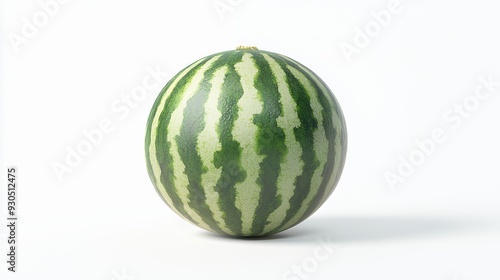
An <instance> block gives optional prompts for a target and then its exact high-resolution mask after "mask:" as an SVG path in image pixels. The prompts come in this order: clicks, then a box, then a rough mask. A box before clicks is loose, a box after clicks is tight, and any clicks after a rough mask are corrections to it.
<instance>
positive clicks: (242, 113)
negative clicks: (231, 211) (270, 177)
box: [232, 53, 264, 235]
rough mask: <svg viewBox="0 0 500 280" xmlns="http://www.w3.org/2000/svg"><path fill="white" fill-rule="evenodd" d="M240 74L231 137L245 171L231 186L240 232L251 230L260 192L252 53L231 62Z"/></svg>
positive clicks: (258, 109) (258, 102)
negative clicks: (240, 222) (238, 216)
mask: <svg viewBox="0 0 500 280" xmlns="http://www.w3.org/2000/svg"><path fill="white" fill-rule="evenodd" d="M234 68H235V70H236V72H237V73H238V75H239V76H240V82H241V86H242V88H243V96H242V97H241V98H240V100H239V101H238V118H237V119H236V121H235V122H234V129H233V132H232V134H233V138H234V139H235V140H236V141H238V142H239V144H240V147H241V165H242V168H243V170H244V171H245V173H246V178H245V180H244V181H243V182H241V183H238V184H236V185H235V189H236V201H235V204H236V208H238V209H239V210H240V211H241V220H242V231H241V232H242V234H243V235H250V234H251V233H252V231H251V230H252V222H253V217H254V214H255V209H256V208H257V205H258V202H259V195H260V187H259V185H258V184H257V182H256V181H257V178H258V177H259V170H260V166H259V165H260V163H261V162H262V160H263V159H264V156H261V155H257V149H256V145H257V143H256V139H257V129H258V127H257V126H256V125H255V124H254V123H253V118H254V116H255V115H256V114H259V113H261V112H262V108H263V106H262V101H261V100H260V99H259V95H258V92H257V89H256V88H255V85H254V81H255V77H256V75H257V73H258V69H257V67H256V66H255V64H254V62H253V60H252V56H251V54H249V53H246V54H245V55H243V58H242V60H241V62H238V63H236V64H235V65H234Z"/></svg>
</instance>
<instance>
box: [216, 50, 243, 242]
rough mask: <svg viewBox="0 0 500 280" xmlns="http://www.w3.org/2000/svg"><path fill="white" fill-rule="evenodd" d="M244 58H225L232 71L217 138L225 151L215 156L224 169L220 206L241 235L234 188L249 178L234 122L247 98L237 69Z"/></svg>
mask: <svg viewBox="0 0 500 280" xmlns="http://www.w3.org/2000/svg"><path fill="white" fill-rule="evenodd" d="M242 55H243V53H242V52H233V53H228V54H224V55H223V57H222V58H221V60H224V61H226V62H227V63H228V72H227V74H226V77H225V80H224V83H223V85H222V91H221V96H220V97H219V104H218V107H217V108H218V109H219V111H220V112H221V118H220V122H219V126H218V127H217V135H218V136H219V141H220V143H221V147H222V148H221V150H220V151H218V152H216V153H215V154H214V166H215V167H216V168H221V177H220V179H219V181H218V182H217V185H216V186H215V191H217V192H218V193H219V206H220V208H221V210H222V212H223V213H224V217H223V218H224V221H225V222H226V225H227V226H228V228H229V229H230V230H231V231H232V232H234V234H235V235H241V234H242V232H241V211H240V210H239V209H238V208H236V189H235V187H234V186H235V185H236V184H237V183H240V182H243V181H244V180H245V178H246V173H245V172H244V170H243V169H242V168H241V147H240V145H239V143H238V142H237V141H235V140H234V138H233V135H232V130H233V126H234V121H235V120H236V119H237V118H238V100H239V99H240V98H241V96H242V95H243V89H242V87H241V82H240V77H239V76H238V73H237V72H236V70H235V69H234V64H236V63H237V62H239V61H241V58H242Z"/></svg>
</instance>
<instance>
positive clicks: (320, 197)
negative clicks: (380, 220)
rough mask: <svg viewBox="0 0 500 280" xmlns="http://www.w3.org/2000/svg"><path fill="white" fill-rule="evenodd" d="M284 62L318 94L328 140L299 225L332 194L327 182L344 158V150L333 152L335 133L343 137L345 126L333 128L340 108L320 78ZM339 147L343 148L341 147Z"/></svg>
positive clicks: (291, 63)
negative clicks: (315, 184) (314, 190)
mask: <svg viewBox="0 0 500 280" xmlns="http://www.w3.org/2000/svg"><path fill="white" fill-rule="evenodd" d="M286 60H287V62H288V64H289V65H290V66H292V67H294V68H295V69H297V70H298V71H299V72H301V73H302V74H303V75H304V76H305V77H307V79H308V80H310V81H311V84H312V85H313V87H314V89H315V91H316V92H317V93H318V100H319V102H320V104H321V107H322V108H323V110H322V116H323V124H322V125H323V128H324V130H325V135H326V138H327V140H328V156H327V162H326V163H325V166H324V168H323V171H322V173H321V176H322V181H321V185H320V187H319V189H318V192H317V194H316V195H315V197H314V198H313V200H312V201H311V204H310V206H309V208H308V209H307V210H306V212H305V213H304V215H303V216H302V217H301V218H300V219H299V221H298V223H300V222H302V221H304V220H305V219H307V218H308V217H309V216H311V215H312V214H313V213H314V212H315V211H316V210H317V209H318V208H319V206H321V204H323V203H324V202H325V200H326V198H327V197H328V196H329V195H330V194H331V193H332V192H333V189H334V187H335V184H334V185H332V186H328V181H329V179H330V177H331V176H332V172H333V169H334V167H335V166H334V163H335V159H336V157H338V156H342V154H344V155H343V156H344V157H345V149H342V151H335V141H336V140H337V139H336V137H337V136H336V132H337V130H341V131H340V135H343V134H344V133H345V124H344V126H343V127H334V124H333V121H332V118H333V110H336V112H337V113H338V116H339V117H341V116H342V112H341V111H339V110H340V106H339V104H338V102H337V100H335V98H334V96H333V93H332V92H331V91H330V89H329V88H328V86H327V85H326V84H325V82H324V81H323V80H321V78H320V77H318V76H317V75H315V74H314V72H313V71H311V70H310V69H309V68H307V67H305V66H304V65H302V64H299V63H298V62H296V61H293V60H291V59H288V58H286ZM301 67H303V68H305V69H307V70H309V71H310V72H311V73H312V74H313V75H314V76H315V78H316V79H317V80H318V81H319V82H320V83H322V84H323V85H324V87H325V88H326V89H327V91H326V92H323V91H322V90H321V88H320V87H319V85H318V84H316V83H315V82H314V79H313V77H311V75H310V74H309V73H307V72H306V71H303V70H302V68H301ZM330 104H333V106H334V108H331V105H330ZM341 122H342V123H343V119H341ZM341 147H343V145H342V146H341ZM337 152H341V153H342V154H337ZM340 163H341V164H343V161H342V160H341V162H340ZM341 172H342V168H340V169H339V174H336V176H337V177H339V176H340V173H341ZM334 183H336V182H334Z"/></svg>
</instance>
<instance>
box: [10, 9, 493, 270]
mask: <svg viewBox="0 0 500 280" xmlns="http://www.w3.org/2000/svg"><path fill="white" fill-rule="evenodd" d="M46 1H47V0H41V2H42V3H45V2H46ZM214 2H215V1H212V0H209V1H145V0H143V1H68V3H67V4H64V5H60V9H59V11H58V12H57V13H54V15H53V17H51V18H50V19H49V21H48V23H47V24H46V25H45V26H43V27H40V28H39V30H38V32H37V33H36V34H35V35H34V36H33V37H32V38H28V39H27V42H25V43H23V44H22V45H20V46H19V51H18V52H16V51H15V48H14V47H13V45H12V44H11V43H10V42H9V37H11V36H12V35H11V33H12V32H14V33H17V34H20V33H21V29H22V28H23V25H24V24H25V23H24V21H23V18H25V17H26V18H28V19H32V18H33V15H35V14H36V13H38V12H40V11H43V10H42V8H41V6H40V4H39V2H38V1H34V0H30V1H2V2H1V7H0V11H1V15H0V18H1V25H0V28H1V39H0V40H1V42H0V43H1V55H2V56H1V58H0V66H1V69H0V75H1V76H0V86H1V88H0V90H1V101H0V102H1V113H2V116H1V118H2V122H3V123H2V125H3V127H2V131H1V134H0V135H1V141H2V142H1V143H2V147H1V159H2V169H1V176H2V184H1V193H0V199H1V204H0V205H1V209H0V214H1V228H0V239H1V240H0V241H1V243H0V251H1V255H2V257H0V259H1V260H2V261H1V262H0V278H1V279H9V280H10V279H23V280H24V279H53V280H59V279H74V280H79V279H106V280H109V279H115V280H125V279H137V280H146V279H147V280H155V279H218V280H221V279H228V280H229V279H231V280H232V279H305V278H306V277H307V279H346V280H347V279H385V280H389V279H398V280H399V279H409V280H410V279H427V280H432V279H438V280H452V279H455V280H462V279H463V280H466V279H470V280H472V279H483V280H488V279H499V278H500V270H498V260H499V259H500V204H499V203H498V201H499V199H500V177H499V169H498V168H499V167H500V164H499V160H498V159H499V158H500V147H499V143H500V133H499V130H498V129H499V120H500V110H498V108H499V106H500V87H498V86H497V87H495V92H494V94H491V96H490V97H488V98H487V99H485V100H484V101H480V102H479V104H478V108H477V110H475V111H474V112H471V113H470V116H469V117H468V118H466V119H465V120H464V121H463V123H462V124H460V125H458V124H456V123H454V122H450V121H446V120H445V119H443V114H445V113H447V111H448V110H449V109H453V104H455V103H461V102H462V101H463V100H464V98H467V97H468V96H471V95H473V94H474V90H475V88H476V87H477V86H478V85H479V84H480V82H479V78H480V77H487V76H488V75H492V77H493V79H494V80H495V81H500V52H499V51H498V50H499V49H500V37H499V36H498V32H499V31H500V21H499V20H498V11H499V8H500V6H499V5H498V4H497V3H496V2H494V1H487V0H478V1H474V2H471V1H463V2H459V1H458V2H457V1H439V2H438V3H436V1H429V0H419V1H416V0H414V1H409V0H401V2H400V4H399V6H400V7H399V8H398V9H399V12H398V13H397V14H393V15H392V17H391V21H390V22H389V23H388V24H387V26H385V27H383V28H382V29H381V32H380V33H379V34H378V35H376V36H374V37H373V38H372V39H371V41H370V42H369V44H367V45H366V46H365V47H363V48H361V49H360V52H359V53H356V54H355V55H353V56H352V57H351V58H352V60H351V61H350V62H348V60H347V59H346V57H345V56H344V54H343V52H342V51H341V48H340V46H341V44H342V43H343V42H344V43H347V44H353V40H354V36H356V32H357V31H356V28H360V29H364V28H365V27H366V26H367V25H370V24H371V23H370V21H372V19H373V16H372V15H371V12H372V11H379V10H382V9H387V7H388V5H394V4H390V1H387V0H379V1H347V0H344V1H290V0H287V1H260V0H259V1H245V0H241V1H236V0H232V1H229V0H221V1H220V3H232V4H231V5H233V6H234V7H232V10H230V11H227V12H225V13H223V14H222V16H223V19H221V18H220V17H219V15H218V13H217V12H216V11H215V9H214V7H213V3H214ZM228 5H229V4H228ZM9 34H10V35H9ZM240 44H242V45H256V46H258V47H259V48H260V49H264V50H269V51H274V52H278V53H282V54H285V55H288V56H290V57H292V58H294V59H296V60H298V61H300V62H302V63H303V64H305V65H306V66H308V67H310V68H311V69H313V70H314V71H315V72H316V73H317V74H318V75H320V76H321V77H322V78H323V79H324V80H325V81H326V82H327V83H328V84H329V85H330V87H331V88H332V90H333V91H334V92H335V94H336V97H337V98H338V100H339V102H340V103H341V105H342V108H343V110H344V113H345V116H346V120H347V123H348V130H349V151H348V159H347V164H346V168H345V171H344V174H343V176H342V179H341V181H340V184H339V185H338V187H337V189H336V190H335V192H334V193H333V195H332V197H331V198H330V200H329V201H328V202H327V203H326V204H325V205H323V207H322V208H321V209H320V210H319V211H318V212H317V213H316V214H315V215H314V216H312V217H311V218H310V219H308V220H307V221H306V222H304V223H303V224H301V225H299V226H297V227H295V228H293V229H291V230H289V231H287V232H284V233H283V234H280V235H277V236H275V237H271V238H269V239H265V240H237V239H228V238H222V237H218V236H214V235H212V234H209V233H205V232H204V231H203V230H201V229H198V228H196V227H194V226H192V225H190V224H187V223H186V222H185V221H184V220H182V219H181V218H179V217H178V216H176V214H175V213H174V212H172V211H171V210H169V209H168V208H167V206H166V205H165V204H164V203H163V202H162V201H161V199H160V198H159V197H158V195H157V194H156V192H155V191H154V189H153V186H152V185H151V183H150V181H149V178H148V176H147V172H146V169H145V162H144V155H143V140H144V129H145V123H146V118H147V115H148V113H149V109H150V108H151V106H152V103H153V101H154V99H155V97H156V95H157V94H158V92H159V90H160V89H161V87H162V86H163V85H164V84H165V83H166V82H167V81H168V79H169V78H170V77H171V76H173V75H174V74H175V73H176V72H178V71H179V70H180V69H181V68H183V67H184V66H186V65H188V64H189V63H191V62H193V61H195V60H196V59H198V58H201V57H203V56H205V55H209V54H211V53H214V52H219V51H223V50H228V49H233V48H235V47H236V46H237V45H240ZM157 67H159V69H161V71H163V72H165V73H166V74H165V73H164V74H162V75H161V76H159V77H157V79H158V80H159V81H160V83H157V84H156V85H155V86H154V87H153V88H151V89H150V90H148V91H147V96H146V97H145V99H144V100H143V101H141V102H137V103H136V104H134V106H135V108H132V109H130V110H129V111H130V113H129V114H126V113H125V110H126V108H127V107H124V104H125V103H123V102H122V101H121V98H122V95H123V96H125V97H127V96H130V94H131V92H132V90H133V89H134V87H136V86H140V85H141V83H142V81H143V79H144V78H145V77H147V76H148V75H150V74H148V70H147V69H155V68H157ZM113 106H114V107H113ZM113 108H114V109H113ZM106 119H107V120H109V122H111V123H112V127H113V130H112V131H111V132H109V133H106V134H105V135H104V138H103V140H102V142H101V143H100V144H99V145H97V146H96V147H94V148H93V150H92V152H90V154H89V155H88V156H86V157H85V158H84V159H83V160H82V162H81V163H80V164H78V165H77V166H76V167H75V168H73V171H72V172H71V173H67V174H64V175H63V178H62V181H60V180H58V178H57V176H56V174H55V172H54V171H53V167H52V165H53V163H54V162H56V161H57V162H61V163H64V161H65V157H66V156H67V153H68V152H67V150H66V149H67V147H70V148H72V149H74V148H75V147H76V146H77V145H78V144H79V143H81V142H82V140H84V139H85V138H84V135H83V130H91V129H95V128H97V127H98V126H99V123H100V122H101V121H103V120H106ZM453 124H456V127H454V126H453ZM437 128H440V129H442V130H443V131H444V133H445V136H446V140H445V141H444V142H443V143H440V144H438V145H437V147H436V148H435V150H434V152H433V153H432V154H431V155H430V156H429V157H428V158H427V159H426V160H425V161H424V162H423V163H422V164H421V165H420V166H419V167H417V168H416V170H415V171H414V172H413V174H411V176H409V177H407V178H406V180H405V181H404V182H403V183H401V184H398V185H397V186H396V187H395V188H391V187H389V185H388V184H387V182H386V180H385V178H384V174H385V173H386V172H395V171H396V168H397V166H398V164H399V162H400V159H399V158H398V157H399V156H402V157H404V158H408V156H409V155H410V153H411V152H412V151H414V150H415V147H416V146H415V144H414V142H415V140H417V139H424V138H428V137H430V136H431V133H432V131H433V130H435V129H437ZM6 165H16V166H18V167H19V176H20V178H19V188H20V190H19V207H20V209H19V217H20V220H19V223H20V225H19V233H18V238H19V251H18V256H19V262H18V269H19V272H18V273H16V274H13V273H8V272H7V271H6V263H5V261H4V259H5V257H4V256H5V250H6V242H5V238H6V228H5V226H4V223H5V215H6V213H5V201H6V198H5V194H6V191H5V187H6V186H5V183H4V182H5V180H4V176H5V166H6ZM328 238H330V240H331V241H332V242H333V245H332V246H330V247H328V248H324V245H321V243H320V241H319V239H321V240H324V239H328ZM322 246H323V247H322ZM327 249H328V250H327ZM303 265H304V267H302V266H303ZM296 266H298V268H297V267H296ZM294 267H295V268H294ZM296 269H301V270H304V271H306V272H305V274H304V275H299V274H293V273H295V272H294V271H296ZM287 273H288V274H287Z"/></svg>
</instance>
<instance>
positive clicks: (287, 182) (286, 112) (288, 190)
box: [263, 54, 304, 234]
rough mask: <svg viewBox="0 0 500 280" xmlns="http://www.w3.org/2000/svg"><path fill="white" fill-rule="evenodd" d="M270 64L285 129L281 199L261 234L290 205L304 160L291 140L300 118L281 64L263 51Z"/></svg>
mask: <svg viewBox="0 0 500 280" xmlns="http://www.w3.org/2000/svg"><path fill="white" fill-rule="evenodd" d="M263 56H264V58H265V59H266V61H267V62H268V63H269V65H270V67H271V71H272V73H273V75H274V77H275V81H276V82H277V86H278V92H279V94H280V103H281V105H282V108H283V112H282V115H281V116H279V117H278V118H277V119H276V122H277V124H278V126H279V127H280V128H281V129H283V131H284V132H285V145H286V148H287V152H286V155H285V157H284V159H283V161H282V162H281V165H280V174H279V176H278V180H277V187H278V188H277V196H279V197H280V198H281V205H280V206H279V207H278V208H277V209H276V210H274V211H273V212H272V213H271V214H270V215H269V217H268V224H267V225H266V226H265V227H264V231H263V234H266V233H268V232H270V231H271V230H274V229H276V227H278V226H279V225H280V224H281V223H282V222H283V220H284V219H285V217H286V212H287V210H288V208H290V198H291V197H292V196H293V194H294V191H295V180H296V179H297V177H298V176H299V175H300V174H302V168H303V166H304V162H303V161H302V159H301V156H302V148H301V146H300V143H299V142H298V141H297V140H296V139H295V133H294V129H295V128H296V127H299V126H300V119H299V116H298V113H297V104H295V101H294V100H293V97H292V95H291V93H290V89H289V87H288V84H287V83H286V80H287V79H286V74H285V71H284V70H283V69H282V68H281V66H280V65H279V64H278V63H277V62H276V61H275V60H274V59H273V58H271V57H270V56H269V55H268V54H263Z"/></svg>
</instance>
